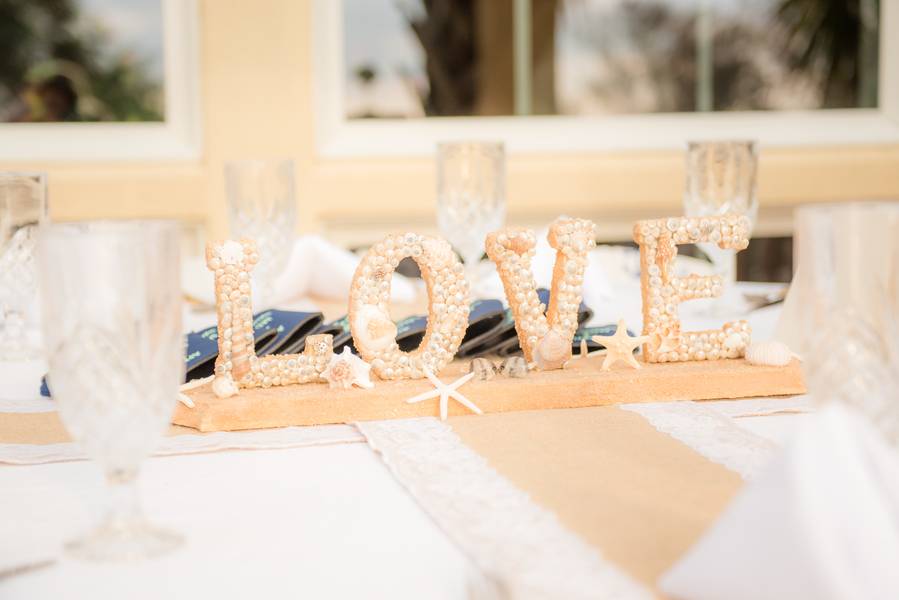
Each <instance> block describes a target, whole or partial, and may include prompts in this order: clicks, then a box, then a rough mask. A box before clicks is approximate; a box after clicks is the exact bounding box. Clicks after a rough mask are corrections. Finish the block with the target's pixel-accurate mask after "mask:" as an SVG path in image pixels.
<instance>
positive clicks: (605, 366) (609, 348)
mask: <svg viewBox="0 0 899 600" xmlns="http://www.w3.org/2000/svg"><path fill="white" fill-rule="evenodd" d="M592 339H593V341H594V342H596V343H597V344H602V345H603V346H605V347H606V359H605V360H604V361H602V370H603V371H608V370H610V369H611V368H612V365H613V364H615V363H616V362H618V361H619V360H623V361H624V362H626V363H627V364H628V365H630V366H631V367H633V368H635V369H639V368H640V363H638V362H637V359H636V358H634V349H635V348H636V347H637V346H640V345H641V344H643V343H645V342H646V340H648V339H649V336H647V335H638V336H634V337H631V336H630V335H628V333H627V327H626V326H625V325H624V319H618V328H617V329H616V330H615V335H594V336H593V338H592Z"/></svg>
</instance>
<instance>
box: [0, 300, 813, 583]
mask: <svg viewBox="0 0 899 600" xmlns="http://www.w3.org/2000/svg"><path fill="white" fill-rule="evenodd" d="M776 317H777V308H776V307H772V308H769V309H763V310H761V311H757V312H755V313H753V315H752V316H751V318H750V321H751V323H752V325H753V327H754V330H755V334H756V335H757V336H759V337H768V336H770V334H771V331H772V330H773V326H774V324H775V322H776ZM628 324H629V326H631V327H633V328H639V325H638V323H636V322H629V323H628ZM687 325H690V326H691V327H698V326H702V325H703V323H698V322H694V323H687ZM10 372H11V371H9V370H7V371H6V373H7V374H9V373H10ZM22 389H24V386H23V385H22V384H17V387H16V388H15V390H16V393H19V392H20V391H21V390H22ZM2 392H3V393H0V400H2V399H3V398H7V399H10V398H11V397H12V396H13V395H14V394H13V390H12V387H4V388H2ZM26 393H27V389H26ZM22 400H23V399H22V398H18V400H17V401H19V402H21V401H22ZM752 402H753V401H746V404H745V411H744V412H745V415H758V414H759V411H758V407H757V406H756V405H753V404H751V403H752ZM740 404H741V403H728V406H729V407H730V408H729V411H730V413H729V415H728V418H731V417H735V419H734V422H736V423H737V424H738V425H740V426H744V427H747V428H749V429H751V430H753V431H754V432H756V433H757V434H759V435H761V436H764V437H768V438H769V439H772V440H774V441H775V442H778V441H781V440H783V439H784V438H785V436H787V435H789V432H790V430H791V429H792V427H793V425H794V424H795V422H796V421H797V420H798V419H801V418H802V417H801V416H799V415H774V416H745V415H741V409H740ZM0 410H2V409H0ZM762 412H764V411H762ZM722 414H724V413H722ZM141 489H142V498H143V501H144V506H145V509H146V512H147V514H148V515H149V516H151V517H152V518H153V519H154V520H155V521H158V522H159V523H160V524H163V525H166V526H168V527H169V528H171V529H174V530H176V531H179V532H181V533H183V534H184V536H185V537H186V540H187V543H186V545H185V547H184V548H183V549H182V550H180V551H178V552H177V553H175V554H172V555H171V556H168V557H165V558H161V559H156V560H150V561H145V562H141V563H135V564H128V565H91V564H84V563H80V562H75V561H71V560H69V559H65V558H60V555H59V551H58V550H59V547H60V544H61V543H62V541H63V540H65V539H68V538H70V537H72V536H75V535H76V534H77V533H79V532H82V531H84V530H85V529H87V528H89V527H90V525H91V523H92V520H93V519H95V518H97V516H98V514H99V510H100V509H99V507H100V505H101V503H102V499H103V498H104V495H103V492H104V489H103V486H102V482H101V478H100V474H99V471H98V469H97V467H95V466H94V465H93V464H92V463H89V462H85V461H79V462H68V463H56V464H47V465H38V466H27V467H21V466H0V490H2V491H0V540H2V542H0V563H2V564H3V565H4V566H8V565H9V564H17V563H25V562H29V561H31V560H39V559H43V558H48V557H53V558H57V559H58V560H57V562H56V563H54V564H53V565H52V566H50V567H47V568H42V569H39V570H35V571H32V572H30V573H27V574H23V575H17V576H15V577H12V578H8V579H5V580H2V579H0V598H4V599H6V598H58V597H66V598H79V597H85V598H87V597H89V598H92V599H100V598H120V597H127V598H191V599H192V600H195V599H196V598H206V597H208V598H216V599H226V598H240V599H244V598H248V597H251V598H256V597H258V598H268V597H291V598H349V597H358V598H392V599H396V598H466V597H470V596H471V591H472V590H473V589H476V588H477V586H478V577H479V575H478V572H477V570H476V569H475V568H474V567H473V565H472V563H471V562H470V560H469V559H468V558H467V557H466V556H465V555H464V554H463V552H462V551H461V550H460V549H459V548H457V547H456V546H454V545H453V544H452V543H450V542H449V541H448V539H447V538H446V537H445V536H444V535H443V534H442V532H441V531H440V530H439V529H438V528H437V527H436V526H435V525H434V523H433V522H432V521H431V520H430V519H429V518H428V517H427V516H426V514H425V513H424V512H422V510H421V509H420V508H419V507H418V506H417V505H416V504H415V502H414V501H413V500H412V499H411V498H410V497H409V496H408V494H407V493H406V492H405V491H404V490H403V489H402V488H401V486H400V485H399V484H398V483H397V482H396V481H395V480H394V479H393V477H392V476H391V475H390V473H389V472H388V471H387V469H386V468H385V467H384V465H383V464H382V463H381V462H380V461H379V459H378V458H377V456H376V455H375V454H374V453H373V452H372V451H371V450H370V449H369V448H368V447H367V446H366V445H364V444H338V445H332V446H319V447H307V448H293V449H282V450H258V451H229V452H221V453H213V454H197V455H183V456H169V457H156V458H153V459H150V460H147V461H146V462H145V464H144V468H143V473H142V481H141Z"/></svg>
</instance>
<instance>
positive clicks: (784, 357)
mask: <svg viewBox="0 0 899 600" xmlns="http://www.w3.org/2000/svg"><path fill="white" fill-rule="evenodd" d="M791 360H793V353H792V352H791V351H790V349H789V348H788V347H787V345H786V344H784V343H783V342H778V341H775V340H771V341H768V342H753V343H752V344H750V345H749V347H748V348H747V349H746V362H748V363H749V364H751V365H768V366H772V367H783V366H786V365H788V364H790V361H791Z"/></svg>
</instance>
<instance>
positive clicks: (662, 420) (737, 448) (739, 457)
mask: <svg viewBox="0 0 899 600" xmlns="http://www.w3.org/2000/svg"><path fill="white" fill-rule="evenodd" d="M620 407H621V408H622V409H624V410H629V411H631V412H635V413H637V414H639V415H640V416H642V417H643V418H644V419H646V420H647V421H649V423H650V424H651V425H652V426H653V427H655V428H656V429H657V430H659V431H661V432H662V433H665V434H668V435H670V436H671V437H673V438H674V439H676V440H678V441H679V442H681V443H683V444H686V445H687V446H689V447H690V448H692V449H693V450H695V451H696V452H698V453H699V454H701V455H702V456H704V457H705V458H707V459H709V460H711V461H712V462H716V463H718V464H720V465H723V466H725V467H727V468H728V469H730V470H731V471H734V472H736V473H737V474H739V475H740V476H741V477H742V478H743V479H751V478H752V477H753V476H754V475H755V474H757V473H758V472H759V471H760V470H761V469H762V468H763V467H764V466H765V465H766V464H767V463H768V461H769V460H770V459H771V456H772V454H773V453H774V451H775V450H776V449H777V444H775V443H773V442H771V441H770V440H767V439H765V438H763V437H761V436H759V435H756V434H754V433H752V432H751V431H747V430H746V429H743V428H742V427H738V426H737V425H735V424H734V423H733V422H732V421H731V419H730V418H729V417H727V416H725V415H722V414H720V413H718V412H716V411H715V410H713V409H711V408H706V407H704V406H702V405H701V404H698V403H696V402H690V401H685V402H647V403H638V404H622V405H620Z"/></svg>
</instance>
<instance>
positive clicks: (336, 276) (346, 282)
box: [181, 235, 416, 310]
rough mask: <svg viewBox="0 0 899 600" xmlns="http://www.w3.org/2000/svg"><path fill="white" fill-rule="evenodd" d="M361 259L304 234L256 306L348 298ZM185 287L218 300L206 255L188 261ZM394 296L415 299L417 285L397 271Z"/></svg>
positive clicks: (200, 297)
mask: <svg viewBox="0 0 899 600" xmlns="http://www.w3.org/2000/svg"><path fill="white" fill-rule="evenodd" d="M359 260H360V257H359V256H357V255H355V254H353V253H352V252H350V251H349V250H345V249H344V248H341V247H339V246H337V245H335V244H332V243H331V242H329V241H327V240H326V239H324V238H323V237H321V236H318V235H306V236H300V237H298V238H297V239H296V240H295V241H294V244H293V249H292V251H291V254H290V258H289V259H288V260H287V266H285V268H284V272H283V273H282V274H281V276H280V277H278V280H277V281H276V282H275V284H274V290H273V292H272V295H271V297H269V298H264V297H262V296H261V295H260V292H259V291H258V290H255V289H254V292H253V304H254V307H255V308H256V310H259V309H262V308H268V307H272V306H280V305H284V304H289V303H290V302H292V301H294V300H297V299H300V298H305V297H308V296H314V297H317V298H325V299H333V300H344V299H346V297H347V295H348V293H349V290H350V282H351V281H352V280H353V273H354V272H355V271H356V265H358V264H359ZM181 286H182V289H183V290H184V293H185V294H187V295H188V296H190V297H191V298H194V299H196V300H199V301H201V302H204V303H206V304H214V303H215V284H214V280H213V276H212V272H211V271H209V269H207V268H206V261H205V258H203V257H195V258H192V259H187V260H185V261H184V266H183V267H182V271H181ZM390 295H391V299H392V300H393V301H395V302H404V303H409V302H413V301H414V300H415V298H416V286H415V284H414V283H413V282H412V281H411V280H409V279H408V278H406V277H403V276H402V275H397V274H394V276H393V280H392V282H391V286H390Z"/></svg>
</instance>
